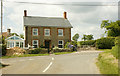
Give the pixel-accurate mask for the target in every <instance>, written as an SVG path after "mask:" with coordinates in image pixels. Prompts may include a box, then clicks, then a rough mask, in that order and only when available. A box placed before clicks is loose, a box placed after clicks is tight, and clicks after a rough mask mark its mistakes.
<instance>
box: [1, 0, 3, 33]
mask: <svg viewBox="0 0 120 76" xmlns="http://www.w3.org/2000/svg"><path fill="white" fill-rule="evenodd" d="M2 26H3V1H2V0H1V35H2Z"/></svg>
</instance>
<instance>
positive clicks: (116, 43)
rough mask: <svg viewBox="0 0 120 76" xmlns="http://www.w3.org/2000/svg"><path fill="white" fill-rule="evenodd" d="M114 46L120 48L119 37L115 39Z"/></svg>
mask: <svg viewBox="0 0 120 76" xmlns="http://www.w3.org/2000/svg"><path fill="white" fill-rule="evenodd" d="M115 45H119V46H120V36H119V37H116V38H115Z"/></svg>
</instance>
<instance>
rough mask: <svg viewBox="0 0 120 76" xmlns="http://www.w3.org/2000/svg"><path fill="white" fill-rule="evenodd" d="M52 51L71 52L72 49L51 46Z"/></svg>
mask: <svg viewBox="0 0 120 76" xmlns="http://www.w3.org/2000/svg"><path fill="white" fill-rule="evenodd" d="M52 52H53V53H56V52H73V49H70V48H53V50H52Z"/></svg>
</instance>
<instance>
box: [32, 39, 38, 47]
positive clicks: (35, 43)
mask: <svg viewBox="0 0 120 76" xmlns="http://www.w3.org/2000/svg"><path fill="white" fill-rule="evenodd" d="M37 47H38V40H33V48H37Z"/></svg>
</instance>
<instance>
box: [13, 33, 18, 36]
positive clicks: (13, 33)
mask: <svg viewBox="0 0 120 76" xmlns="http://www.w3.org/2000/svg"><path fill="white" fill-rule="evenodd" d="M13 35H16V36H19V35H18V34H17V33H11V36H13Z"/></svg>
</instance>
